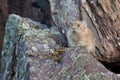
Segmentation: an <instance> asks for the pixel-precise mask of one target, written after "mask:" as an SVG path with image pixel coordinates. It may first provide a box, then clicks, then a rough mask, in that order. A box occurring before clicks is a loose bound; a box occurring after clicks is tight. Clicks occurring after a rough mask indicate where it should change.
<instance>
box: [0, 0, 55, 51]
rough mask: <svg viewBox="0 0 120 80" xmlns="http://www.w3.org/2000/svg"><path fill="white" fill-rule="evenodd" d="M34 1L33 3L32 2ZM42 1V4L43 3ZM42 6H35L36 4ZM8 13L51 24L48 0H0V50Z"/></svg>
mask: <svg viewBox="0 0 120 80" xmlns="http://www.w3.org/2000/svg"><path fill="white" fill-rule="evenodd" d="M33 2H36V4H35V5H33V4H32V3H33ZM43 3H44V4H43ZM37 4H38V6H40V5H41V4H42V5H44V6H41V7H36V5H37ZM9 14H17V15H20V16H22V17H28V18H31V19H32V20H35V21H39V22H41V23H43V24H46V25H47V26H49V27H50V26H51V25H52V24H53V23H52V19H51V12H50V5H49V2H48V0H0V35H1V36H0V39H1V40H0V52H1V49H2V44H3V36H4V28H5V24H6V21H7V18H8V15H9Z"/></svg>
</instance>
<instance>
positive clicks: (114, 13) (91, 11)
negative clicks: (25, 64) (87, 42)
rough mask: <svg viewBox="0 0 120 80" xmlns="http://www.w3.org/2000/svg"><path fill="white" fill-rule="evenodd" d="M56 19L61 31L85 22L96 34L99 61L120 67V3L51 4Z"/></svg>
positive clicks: (64, 0) (66, 0) (69, 0)
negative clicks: (79, 22) (78, 22)
mask: <svg viewBox="0 0 120 80" xmlns="http://www.w3.org/2000/svg"><path fill="white" fill-rule="evenodd" d="M49 1H50V6H51V13H52V18H53V20H54V22H55V24H56V25H57V26H58V27H60V29H62V30H65V32H66V31H67V30H68V27H71V26H72V25H71V24H72V23H73V21H76V20H80V21H83V23H84V25H85V26H86V27H88V28H89V29H90V30H91V31H92V33H93V34H94V38H95V40H96V55H95V56H96V59H98V60H99V61H101V62H103V63H106V66H108V65H109V67H111V66H116V65H117V66H118V67H120V64H119V63H120V44H119V43H120V33H119V31H120V25H119V24H120V0H59V1H58V0H49Z"/></svg>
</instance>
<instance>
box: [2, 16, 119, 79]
mask: <svg viewBox="0 0 120 80" xmlns="http://www.w3.org/2000/svg"><path fill="white" fill-rule="evenodd" d="M41 26H43V25H41ZM56 30H57V29H56V28H52V29H41V28H40V27H38V25H37V24H35V23H34V21H32V20H30V19H26V18H22V17H20V16H17V15H14V14H12V15H10V16H9V18H8V21H7V24H6V28H5V36H4V45H3V50H2V66H1V75H0V77H1V80H11V79H15V80H34V79H37V80H49V79H51V80H94V79H95V80H120V77H118V76H117V75H115V74H114V73H112V72H110V71H109V70H107V69H106V68H105V67H104V66H103V65H102V64H101V63H99V62H98V61H97V60H96V59H95V58H93V57H92V56H91V55H89V54H88V53H87V51H86V49H84V48H83V47H79V48H78V47H76V48H65V47H64V48H63V47H61V46H60V44H62V43H57V44H56V42H57V39H55V38H54V37H53V35H56V34H58V33H59V31H58V33H56ZM59 35H62V34H60V33H59ZM53 38H54V39H53ZM60 39H61V41H62V40H63V39H64V38H60ZM63 41H65V40H63ZM61 49H62V50H61ZM60 51H61V52H60ZM58 52H60V53H58Z"/></svg>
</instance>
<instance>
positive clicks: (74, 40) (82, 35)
mask: <svg viewBox="0 0 120 80" xmlns="http://www.w3.org/2000/svg"><path fill="white" fill-rule="evenodd" d="M67 39H68V44H69V46H71V47H77V46H83V47H85V48H86V49H87V51H88V52H90V53H94V52H95V39H94V37H93V34H92V32H91V31H90V30H89V29H88V28H87V27H85V26H84V25H83V23H82V21H74V22H73V26H72V27H70V28H69V29H68V31H67Z"/></svg>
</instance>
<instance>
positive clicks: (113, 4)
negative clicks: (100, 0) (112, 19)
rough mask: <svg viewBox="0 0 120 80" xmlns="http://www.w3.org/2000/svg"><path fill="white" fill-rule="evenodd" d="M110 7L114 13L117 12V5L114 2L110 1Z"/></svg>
mask: <svg viewBox="0 0 120 80" xmlns="http://www.w3.org/2000/svg"><path fill="white" fill-rule="evenodd" d="M110 4H111V5H110V7H111V8H112V10H113V12H115V11H116V6H115V3H114V0H110Z"/></svg>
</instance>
